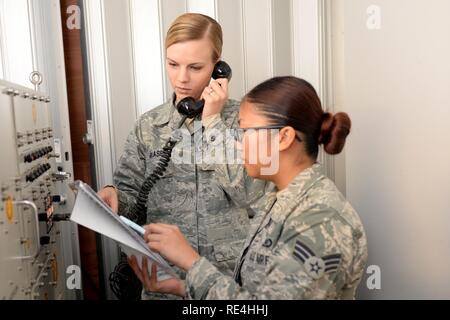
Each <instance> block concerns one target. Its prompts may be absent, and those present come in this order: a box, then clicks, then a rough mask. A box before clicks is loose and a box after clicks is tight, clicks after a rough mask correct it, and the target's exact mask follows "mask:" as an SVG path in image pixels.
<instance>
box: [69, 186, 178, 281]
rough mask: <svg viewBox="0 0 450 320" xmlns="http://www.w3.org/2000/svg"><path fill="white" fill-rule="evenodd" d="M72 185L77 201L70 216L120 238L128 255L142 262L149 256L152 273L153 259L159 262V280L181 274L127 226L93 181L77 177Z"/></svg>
mask: <svg viewBox="0 0 450 320" xmlns="http://www.w3.org/2000/svg"><path fill="white" fill-rule="evenodd" d="M72 189H73V190H74V191H75V192H76V201H75V205H74V208H73V211H72V214H71V216H70V220H72V221H73V222H75V223H78V224H80V225H82V226H84V227H86V228H89V229H91V230H93V231H95V232H98V233H100V234H102V235H105V236H107V237H108V238H111V239H113V240H114V241H117V242H118V243H119V245H120V247H121V248H122V250H123V251H124V252H125V253H126V254H127V255H128V256H131V255H134V256H136V258H137V260H138V263H139V265H140V266H141V265H142V258H143V257H146V258H148V259H149V264H148V267H149V274H151V266H152V263H156V264H157V266H158V271H157V272H158V273H157V276H158V280H159V281H162V280H166V279H169V278H173V277H175V278H178V276H177V274H176V273H175V271H174V269H173V268H172V267H171V266H170V265H169V264H168V263H167V261H166V260H164V259H163V258H162V257H161V255H159V254H158V253H156V252H154V251H152V250H150V248H149V247H148V246H147V244H146V243H145V241H144V239H143V238H142V237H141V236H140V235H138V234H137V233H136V231H134V230H133V229H131V228H130V227H129V226H127V225H126V224H125V223H124V222H123V221H122V220H121V219H120V218H119V216H118V215H117V214H115V213H114V212H113V211H112V210H111V208H109V207H108V206H107V205H106V204H105V203H104V202H103V201H102V200H101V199H100V198H99V197H98V196H97V194H96V192H95V191H94V190H92V188H91V187H89V185H87V184H86V183H84V182H82V181H76V182H74V183H73V184H72Z"/></svg>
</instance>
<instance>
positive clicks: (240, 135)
mask: <svg viewBox="0 0 450 320" xmlns="http://www.w3.org/2000/svg"><path fill="white" fill-rule="evenodd" d="M284 127H285V126H266V127H253V128H239V129H234V130H233V136H234V139H235V140H236V141H237V142H239V143H242V141H243V140H244V135H245V132H247V131H248V130H255V131H256V130H277V129H278V130H279V129H283V128H284ZM295 137H296V138H297V140H298V141H300V142H302V139H300V137H299V136H298V134H296V135H295Z"/></svg>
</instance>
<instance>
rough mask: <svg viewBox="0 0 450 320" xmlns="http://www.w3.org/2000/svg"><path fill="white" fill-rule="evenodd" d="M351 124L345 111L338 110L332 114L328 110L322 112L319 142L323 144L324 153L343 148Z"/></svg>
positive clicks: (334, 152) (339, 150) (332, 152)
mask: <svg viewBox="0 0 450 320" xmlns="http://www.w3.org/2000/svg"><path fill="white" fill-rule="evenodd" d="M351 126H352V123H351V121H350V118H349V117H348V115H347V114H346V113H343V112H339V113H336V114H335V115H334V116H333V115H332V114H331V113H329V112H327V113H324V115H323V118H322V128H321V130H320V136H319V144H323V145H324V149H325V152H326V153H328V154H338V153H340V152H341V151H342V149H344V145H345V139H346V138H347V136H348V135H349V133H350V128H351Z"/></svg>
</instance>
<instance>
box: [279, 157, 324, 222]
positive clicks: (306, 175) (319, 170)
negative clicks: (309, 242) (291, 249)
mask: <svg viewBox="0 0 450 320" xmlns="http://www.w3.org/2000/svg"><path fill="white" fill-rule="evenodd" d="M324 178H325V175H324V174H323V167H322V165H320V164H318V163H315V164H314V165H312V166H311V167H309V168H308V169H305V170H303V171H302V172H300V173H299V174H298V175H297V176H296V177H295V178H294V180H292V181H291V183H289V185H288V186H287V188H285V189H283V190H281V191H278V192H277V194H276V203H277V206H281V207H282V208H283V210H277V212H279V214H281V215H287V214H289V213H290V212H291V211H292V208H295V207H297V206H298V204H299V203H300V202H301V200H302V198H303V196H304V195H305V194H306V192H307V191H308V190H309V189H310V188H311V187H313V186H314V185H315V184H316V183H317V182H318V181H320V180H322V179H324ZM278 218H281V217H278ZM275 219H277V217H275ZM277 220H278V219H277Z"/></svg>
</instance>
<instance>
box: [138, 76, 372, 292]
mask: <svg viewBox="0 0 450 320" xmlns="http://www.w3.org/2000/svg"><path fill="white" fill-rule="evenodd" d="M239 117H240V127H241V130H240V132H239V134H238V135H237V140H238V144H237V145H238V146H240V147H241V148H242V149H243V151H244V152H243V155H244V162H245V168H246V170H247V172H248V174H249V175H250V176H252V177H255V178H258V179H263V180H268V181H271V182H273V183H274V184H275V185H276V187H277V188H276V190H275V191H274V192H273V193H269V194H267V195H266V196H265V197H264V198H263V199H261V203H260V208H261V210H262V211H261V215H260V220H259V221H260V223H259V224H258V225H257V226H256V228H254V229H253V230H251V231H250V233H249V237H248V238H247V241H246V243H245V245H244V247H243V248H242V252H241V256H240V259H239V260H238V263H237V265H236V269H235V272H234V276H233V277H230V276H228V275H226V274H223V273H222V272H221V271H220V270H219V269H217V268H216V267H215V266H214V265H213V264H212V263H211V262H210V261H208V259H207V258H206V257H201V254H200V255H199V254H198V253H197V252H196V251H195V250H194V249H193V248H192V247H191V246H190V245H189V243H188V242H186V240H185V239H184V237H183V235H182V233H181V232H180V230H179V229H178V228H177V227H175V226H171V225H165V224H151V225H149V226H146V230H147V231H146V234H145V238H146V241H147V243H148V245H149V247H150V248H151V249H153V250H156V251H158V252H160V253H161V254H162V255H163V256H164V257H165V258H166V259H168V260H169V261H171V262H173V263H175V264H176V265H177V266H179V267H180V268H182V269H184V270H186V271H187V277H186V281H185V282H182V281H178V280H174V279H171V280H165V281H160V282H158V281H157V279H156V277H155V273H154V272H152V275H151V276H149V275H148V273H147V272H145V273H142V272H141V269H140V268H139V267H138V266H137V265H136V264H133V268H134V269H135V272H137V273H138V274H139V276H140V277H141V279H142V280H143V282H144V284H145V286H146V287H147V289H148V290H152V291H159V292H168V291H170V292H172V293H175V294H178V295H186V296H187V297H190V298H193V299H353V298H354V297H355V291H356V289H357V286H358V284H359V282H360V280H361V277H362V275H363V271H364V268H365V264H366V261H367V244H366V236H365V232H364V229H363V226H362V223H361V220H360V218H359V216H358V214H357V213H356V212H355V210H354V209H353V208H352V206H351V205H350V204H349V203H348V201H346V200H345V198H344V197H343V195H342V194H341V193H340V192H339V191H338V189H337V188H336V186H335V185H334V183H333V182H332V181H331V180H329V179H328V178H327V177H326V176H325V174H324V173H323V168H322V166H321V165H320V164H318V163H317V162H316V159H317V155H318V151H319V145H320V144H323V145H324V150H325V151H326V152H327V153H329V154H337V153H339V152H341V150H342V149H343V147H344V144H345V139H346V137H347V135H348V134H349V131H350V126H351V124H350V119H349V118H348V116H347V114H345V113H338V114H336V115H334V116H333V115H331V114H330V113H324V112H323V111H322V107H321V103H320V100H319V98H318V96H317V94H316V92H315V90H314V88H313V87H312V86H311V85H310V84H309V83H307V82H306V81H304V80H301V79H298V78H294V77H280V78H273V79H271V80H268V81H266V82H264V83H262V84H260V85H258V86H257V87H256V88H254V89H253V90H252V91H251V92H250V93H248V94H247V96H246V97H245V98H244V99H243V102H242V104H241V109H240V115H239ZM269 128H270V129H273V128H275V129H277V130H275V131H272V130H268V129H269ZM264 143H269V144H274V143H276V145H277V148H276V149H277V150H275V151H272V154H271V159H278V161H279V170H278V171H277V172H276V173H274V174H271V175H263V174H261V173H262V169H263V168H264V165H263V164H262V161H261V157H260V156H259V155H258V154H257V157H256V159H257V161H255V162H252V161H250V160H249V159H250V157H251V155H252V154H253V155H255V153H257V147H258V146H259V147H261V145H262V144H264ZM268 150H272V149H271V148H269V149H268ZM274 155H275V156H276V157H273V156H274ZM144 270H145V269H144ZM153 270H155V269H154V267H153Z"/></svg>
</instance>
